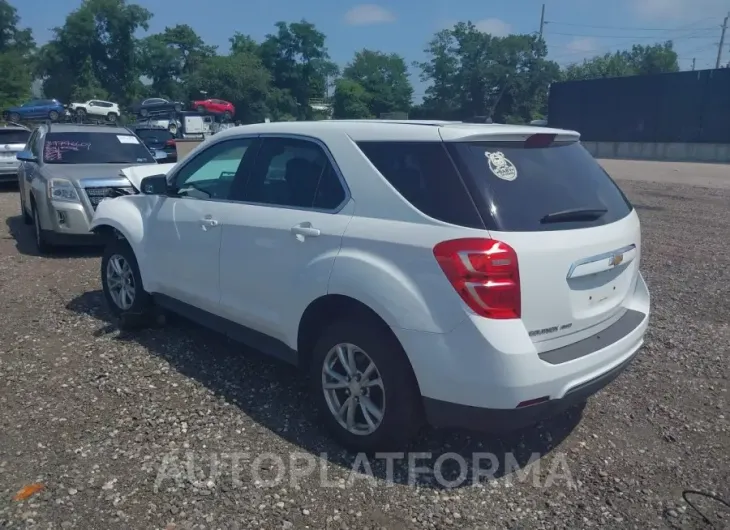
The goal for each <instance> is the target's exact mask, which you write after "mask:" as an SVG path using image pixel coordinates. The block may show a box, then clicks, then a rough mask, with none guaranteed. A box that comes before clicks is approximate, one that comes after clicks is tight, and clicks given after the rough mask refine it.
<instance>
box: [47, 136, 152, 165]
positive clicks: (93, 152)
mask: <svg viewBox="0 0 730 530" xmlns="http://www.w3.org/2000/svg"><path fill="white" fill-rule="evenodd" d="M43 161H44V162H46V163H47V164H145V163H147V164H154V163H155V159H154V158H153V157H152V153H150V152H149V150H148V149H147V148H146V147H145V146H144V145H143V144H142V142H140V141H139V139H138V138H137V137H136V136H134V135H131V134H129V133H127V134H115V133H109V132H91V131H89V132H86V131H84V132H59V133H53V132H52V133H50V134H48V136H47V137H46V142H45V144H44V146H43Z"/></svg>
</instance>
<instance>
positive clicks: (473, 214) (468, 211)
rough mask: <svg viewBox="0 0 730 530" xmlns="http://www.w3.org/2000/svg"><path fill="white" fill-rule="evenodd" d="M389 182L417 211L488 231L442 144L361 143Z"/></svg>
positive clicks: (364, 151)
mask: <svg viewBox="0 0 730 530" xmlns="http://www.w3.org/2000/svg"><path fill="white" fill-rule="evenodd" d="M358 147H359V148H360V150H361V151H362V152H363V153H364V154H365V156H366V157H367V158H368V159H369V160H370V162H371V163H372V164H373V165H374V166H375V168H376V169H377V170H378V171H379V172H380V174H381V175H382V176H383V177H385V179H386V180H387V181H388V182H390V184H391V185H392V186H393V187H394V188H395V189H396V190H397V191H398V193H400V194H401V195H402V196H403V198H404V199H405V200H407V201H408V202H409V203H411V205H413V206H414V207H415V208H417V209H418V210H420V211H421V212H423V213H424V214H426V215H428V216H429V217H433V218H434V219H438V220H439V221H444V222H447V223H451V224H455V225H459V226H465V227H469V228H479V229H483V228H484V223H483V222H482V220H481V217H480V216H479V213H478V212H477V210H476V206H475V205H474V201H473V200H472V199H471V196H470V195H469V194H468V192H467V190H466V186H465V185H464V182H463V181H462V179H461V177H460V176H459V174H458V173H457V171H456V169H455V168H454V165H453V164H452V162H451V159H450V158H449V156H448V154H447V152H446V149H445V148H444V146H443V144H442V143H440V142H359V143H358Z"/></svg>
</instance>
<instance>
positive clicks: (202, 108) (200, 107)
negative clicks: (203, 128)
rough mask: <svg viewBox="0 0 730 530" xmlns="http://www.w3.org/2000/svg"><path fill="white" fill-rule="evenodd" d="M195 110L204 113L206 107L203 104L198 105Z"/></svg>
mask: <svg viewBox="0 0 730 530" xmlns="http://www.w3.org/2000/svg"><path fill="white" fill-rule="evenodd" d="M195 110H197V111H198V112H200V113H201V114H202V113H203V112H205V107H204V106H203V105H198V107H197V108H196V109H195Z"/></svg>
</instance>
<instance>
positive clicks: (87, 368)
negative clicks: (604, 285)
mask: <svg viewBox="0 0 730 530" xmlns="http://www.w3.org/2000/svg"><path fill="white" fill-rule="evenodd" d="M727 171H728V174H729V175H730V170H727ZM659 172H661V171H659ZM729 178H730V177H729ZM620 184H621V186H622V187H623V188H624V189H625V191H626V192H627V194H628V195H629V197H630V198H631V200H632V201H633V202H634V203H635V205H636V207H637V210H638V211H639V213H640V216H641V220H642V225H643V237H644V249H645V250H644V256H643V263H642V266H643V271H644V275H645V277H646V279H647V282H648V284H649V287H650V289H651V293H652V296H653V300H652V305H653V311H654V312H653V321H652V324H651V326H650V328H649V332H648V336H647V340H646V345H645V347H644V348H643V353H642V354H641V355H640V357H639V358H638V359H637V360H636V361H635V363H634V364H633V365H632V366H631V367H630V368H629V370H627V371H626V372H625V373H624V374H622V376H621V377H620V378H619V379H617V380H616V381H615V382H614V383H613V384H612V385H610V386H609V387H608V388H607V389H606V390H605V391H603V392H602V393H600V394H598V395H597V396H596V397H595V398H593V399H591V400H590V401H589V403H588V405H587V406H586V407H585V408H584V409H583V410H573V411H570V412H569V413H567V414H565V415H563V416H561V417H559V418H556V419H555V420H551V421H549V422H545V423H544V424H543V425H541V426H538V427H537V428H533V429H528V430H526V431H525V432H520V433H515V434H514V435H510V436H506V437H500V438H494V437H489V436H483V435H475V434H469V433H456V432H434V431H427V432H425V433H424V434H423V435H422V437H421V438H420V439H419V440H418V442H417V443H416V444H415V445H414V447H413V448H411V451H412V452H411V453H409V454H410V455H411V456H412V457H413V456H414V454H415V453H414V452H423V453H429V454H430V458H431V460H428V459H424V460H418V461H417V463H418V464H419V465H421V466H427V467H430V469H432V470H435V471H436V472H442V473H443V477H444V479H449V480H451V479H454V478H455V476H456V475H458V472H459V470H460V469H461V468H462V466H461V465H460V464H459V463H458V458H459V457H460V458H463V459H464V460H465V461H467V462H472V461H473V455H474V453H475V452H476V453H490V454H492V455H493V458H494V460H493V463H494V464H496V465H495V466H494V467H492V468H491V473H492V477H491V478H490V477H486V478H484V477H482V478H481V479H480V480H473V479H474V477H476V478H477V479H479V477H478V475H479V473H475V469H476V468H474V466H471V468H470V469H469V470H468V471H467V476H466V480H464V481H462V482H461V483H460V484H459V483H458V480H455V483H454V484H455V486H454V487H452V488H446V487H444V485H443V482H444V480H442V477H441V475H440V474H438V473H436V474H435V475H434V474H430V475H429V474H428V473H423V474H420V475H418V476H417V479H416V480H415V481H414V480H411V478H409V476H408V473H407V469H408V466H407V462H408V460H407V456H403V458H402V459H397V460H395V464H394V466H393V467H392V469H393V470H394V471H393V472H392V473H389V471H388V466H386V461H385V460H384V459H374V458H373V459H370V460H367V461H365V460H362V459H359V460H358V459H357V457H356V456H355V455H351V454H347V453H345V452H343V451H342V450H340V449H338V447H337V446H335V445H334V444H332V443H331V442H330V441H329V440H328V438H327V437H326V436H325V435H323V434H322V433H321V432H320V430H319V428H318V426H317V423H316V421H315V418H314V414H313V412H312V411H311V410H310V406H309V400H308V399H307V394H306V390H305V386H304V383H303V382H302V380H301V379H300V378H299V377H298V375H297V372H296V371H295V370H294V369H292V368H290V367H287V366H283V365H280V364H277V363H276V362H275V361H270V360H268V359H263V358H261V357H259V356H257V355H256V354H255V353H254V352H242V351H241V348H240V347H237V346H235V345H233V344H230V343H228V342H227V341H226V340H224V339H222V338H220V337H218V336H216V335H214V334H212V333H209V332H207V331H205V330H202V329H199V328H197V327H196V326H194V325H190V324H181V323H176V324H170V325H168V326H167V327H164V328H157V329H148V330H142V331H136V332H133V333H125V334H120V332H119V331H117V329H116V328H115V326H114V325H113V324H112V323H110V321H109V315H108V313H107V311H106V309H105V307H104V303H103V299H102V295H101V291H100V284H99V270H98V269H99V257H98V254H95V253H93V252H91V253H89V252H80V251H75V252H68V253H64V254H62V255H59V256H57V257H53V258H41V257H38V256H36V255H35V252H34V246H33V243H32V237H31V231H30V230H29V228H28V227H26V226H24V225H23V224H22V220H21V218H20V217H19V216H18V215H17V213H18V195H17V192H15V191H13V190H7V191H5V192H3V193H0V216H1V217H2V218H3V219H5V220H6V221H5V223H4V224H2V226H0V233H1V236H2V237H0V304H1V305H0V309H1V311H2V315H3V316H4V319H5V322H4V323H3V325H2V326H0V345H1V346H0V528H3V527H7V528H89V529H101V528H104V529H109V528H120V529H122V528H123V529H130V528H145V529H154V528H160V529H162V528H164V529H173V528H175V529H183V528H200V529H202V528H207V529H233V528H266V529H269V528H271V529H279V528H292V529H298V528H311V529H323V530H324V529H340V528H352V529H354V528H358V529H359V528H371V529H374V528H386V529H411V528H413V529H415V528H465V529H482V528H556V527H559V528H587V527H608V528H611V527H613V528H642V529H643V528H708V527H709V526H707V525H706V524H705V523H704V522H703V521H702V519H701V518H700V517H699V516H698V515H696V513H695V512H693V510H692V509H691V508H690V507H688V506H687V504H686V503H684V502H683V501H682V497H681V494H682V491H683V490H684V489H688V488H692V489H698V490H704V491H709V492H715V493H717V494H718V495H720V496H722V497H724V498H725V499H730V425H729V423H728V419H729V418H728V412H727V402H728V375H730V368H729V365H728V354H729V353H730V349H729V346H728V345H729V344H730V328H729V323H730V290H729V288H728V285H730V274H729V272H728V264H730V249H729V247H728V241H729V237H728V235H729V234H730V190H729V189H727V188H726V189H721V188H720V187H718V188H714V189H713V188H702V187H691V186H686V185H685V186H683V185H679V184H674V183H671V182H662V183H658V184H657V183H652V182H646V181H623V180H622V181H620ZM454 454H455V455H456V456H454ZM534 454H539V456H540V458H539V459H533V460H532V465H531V467H527V466H526V464H529V463H530V461H531V460H530V458H531V457H532V456H533V455H534ZM259 455H264V456H265V458H257V457H258V456H259ZM266 455H268V457H266ZM442 455H446V459H447V460H448V461H447V462H446V463H444V464H443V465H438V464H436V463H435V462H434V461H435V460H436V459H438V458H439V457H440V456H442ZM454 458H457V460H454ZM277 459H278V460H277ZM486 461H487V462H488V460H486ZM483 462H484V460H483ZM307 465H311V466H316V467H315V470H316V471H315V472H313V473H312V472H310V473H306V472H307V468H306V466H307ZM368 466H370V468H371V471H372V477H373V478H372V479H370V478H368V477H369V475H368V474H367V473H365V471H366V470H367V469H368ZM515 466H522V469H521V470H520V471H516V470H515ZM353 468H356V469H357V470H358V472H357V473H354V472H352V469H353ZM485 468H486V465H485V464H484V463H483V464H482V465H481V466H480V467H479V469H481V470H482V471H481V473H484V472H485V471H484V469H485ZM310 469H311V468H310ZM487 471H488V470H487ZM277 475H278V477H279V478H280V480H278V481H277V480H276V478H277ZM456 478H457V479H458V477H456ZM414 482H415V484H414ZM33 483H39V484H42V485H43V489H41V490H40V491H38V492H37V493H35V494H34V495H32V496H30V497H29V498H27V499H25V500H13V497H14V495H16V493H18V492H19V490H21V488H23V487H24V486H26V485H29V484H33ZM696 504H697V505H698V506H699V507H700V508H701V509H702V511H703V512H704V513H706V514H707V515H708V517H710V518H711V519H712V521H713V523H714V524H715V527H716V528H730V510H727V509H724V508H723V507H722V506H721V504H719V503H713V502H712V501H709V500H703V499H702V498H699V499H698V500H697V501H696Z"/></svg>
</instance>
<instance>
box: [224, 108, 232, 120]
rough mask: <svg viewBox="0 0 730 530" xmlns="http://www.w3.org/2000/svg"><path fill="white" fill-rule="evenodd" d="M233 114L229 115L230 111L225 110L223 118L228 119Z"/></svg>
mask: <svg viewBox="0 0 730 530" xmlns="http://www.w3.org/2000/svg"><path fill="white" fill-rule="evenodd" d="M232 117H233V116H232V115H231V111H229V110H227V111H225V112H224V113H223V119H224V120H226V121H230V120H231V118H232Z"/></svg>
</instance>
